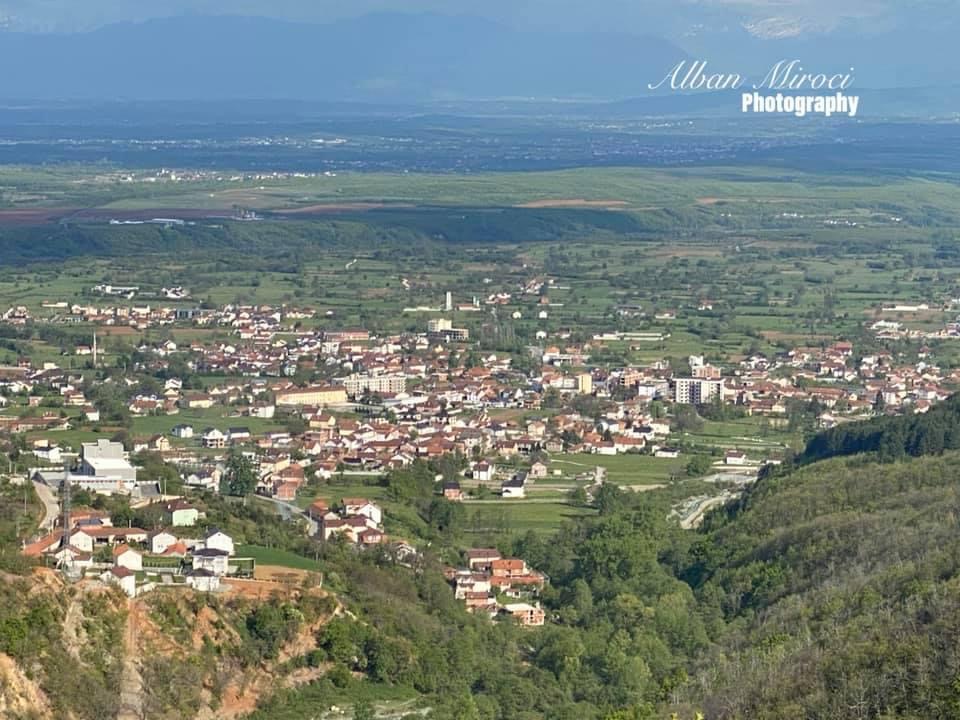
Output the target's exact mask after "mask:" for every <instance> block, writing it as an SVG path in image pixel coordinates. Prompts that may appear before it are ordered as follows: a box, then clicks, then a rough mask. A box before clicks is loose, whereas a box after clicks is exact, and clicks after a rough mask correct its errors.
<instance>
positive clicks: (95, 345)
mask: <svg viewBox="0 0 960 720" xmlns="http://www.w3.org/2000/svg"><path fill="white" fill-rule="evenodd" d="M93 369H94V370H96V369H97V333H96V332H94V333H93Z"/></svg>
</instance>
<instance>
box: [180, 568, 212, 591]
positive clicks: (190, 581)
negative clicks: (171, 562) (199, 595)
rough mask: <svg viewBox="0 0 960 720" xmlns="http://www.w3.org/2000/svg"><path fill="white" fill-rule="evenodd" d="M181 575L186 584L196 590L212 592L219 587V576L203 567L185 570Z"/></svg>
mask: <svg viewBox="0 0 960 720" xmlns="http://www.w3.org/2000/svg"><path fill="white" fill-rule="evenodd" d="M183 575H184V577H185V578H186V579H187V586H188V587H191V588H193V589H194V590H196V591H198V592H214V591H215V590H217V589H218V588H219V587H220V576H219V575H216V574H214V573H213V572H211V571H210V570H207V569H205V568H195V569H193V570H187V572H185V573H184V574H183Z"/></svg>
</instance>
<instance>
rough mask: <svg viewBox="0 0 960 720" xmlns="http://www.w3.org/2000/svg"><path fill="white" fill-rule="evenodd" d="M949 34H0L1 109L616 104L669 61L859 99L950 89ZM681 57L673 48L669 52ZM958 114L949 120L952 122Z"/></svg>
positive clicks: (431, 28) (483, 24)
mask: <svg viewBox="0 0 960 720" xmlns="http://www.w3.org/2000/svg"><path fill="white" fill-rule="evenodd" d="M958 26H960V21H957V20H954V21H952V22H946V23H942V24H940V25H939V26H937V27H935V28H929V27H925V26H923V25H919V24H918V25H916V26H914V27H905V28H899V29H898V30H897V31H893V30H882V29H881V30H880V31H878V32H875V33H874V34H873V35H869V36H861V35H858V34H857V33H855V32H854V28H852V27H847V26H844V25H841V26H840V27H837V28H835V29H832V30H831V31H830V32H829V33H824V32H805V33H799V34H797V33H791V32H786V31H783V30H782V29H781V30H780V31H778V30H777V27H774V28H772V29H769V30H768V31H766V32H758V30H757V29H756V28H747V27H743V26H740V25H737V26H729V27H724V28H721V29H719V30H706V29H701V30H700V31H699V32H697V33H692V34H688V35H686V36H684V37H682V38H680V39H679V40H678V42H671V41H670V40H667V39H664V38H662V37H659V36H637V35H631V34H627V33H595V32H573V33H570V32H554V31H542V30H541V31H521V30H515V29H512V28H509V27H506V26H504V25H500V24H497V23H495V22H492V21H488V20H483V19H478V18H474V17H465V16H448V15H441V14H432V13H425V14H396V13H380V14H372V15H366V16H363V17H360V18H357V19H351V20H342V21H339V22H335V23H331V24H327V25H315V24H304V23H291V22H286V21H282V20H274V19H266V18H256V17H233V16H224V17H203V16H184V17H176V18H169V19H156V20H148V21H146V22H142V23H122V24H114V25H107V26H105V27H101V28H99V29H96V30H93V31H90V32H84V33H73V34H30V33H20V32H4V33H2V34H0V41H2V42H0V63H2V67H4V68H6V72H5V73H4V75H3V80H2V82H0V99H4V100H11V99H40V100H51V99H84V100H90V99H127V100H158V99H170V100H183V99H206V100H223V99H239V98H260V99H281V98H285V99H302V100H311V101H317V100H320V101H337V102H342V101H360V102H371V101H374V102H401V103H416V102H423V101H430V100H462V99H471V98H533V97H536V98H540V99H545V98H574V99H576V98H579V99H623V98H631V97H638V96H642V95H645V94H646V93H647V90H646V87H647V83H648V82H652V81H655V80H656V79H659V78H661V77H663V75H664V74H666V72H667V70H668V69H669V68H670V67H672V66H674V65H676V64H677V63H678V62H679V61H680V60H683V59H690V58H702V59H705V60H708V61H709V63H710V65H711V68H712V69H714V70H716V71H724V72H740V73H742V74H748V75H751V76H754V75H757V76H758V77H762V75H763V74H764V73H765V71H766V69H767V67H768V66H769V64H771V63H772V62H774V61H775V60H777V59H781V58H793V57H796V58H799V59H801V60H802V61H803V62H804V64H805V66H807V67H808V68H809V69H811V70H817V71H820V70H822V71H824V72H831V73H832V72H841V71H846V70H847V69H848V68H849V67H850V66H851V65H855V66H856V76H857V83H858V86H859V87H863V86H864V85H872V86H873V87H916V86H929V85H933V84H936V83H939V82H944V81H947V80H951V81H952V78H951V73H952V71H953V69H954V67H955V65H956V63H952V62H944V60H943V59H944V58H949V57H951V56H952V49H953V45H954V43H955V40H954V38H955V37H956V33H957V31H958ZM681 45H682V47H681ZM958 109H960V108H958Z"/></svg>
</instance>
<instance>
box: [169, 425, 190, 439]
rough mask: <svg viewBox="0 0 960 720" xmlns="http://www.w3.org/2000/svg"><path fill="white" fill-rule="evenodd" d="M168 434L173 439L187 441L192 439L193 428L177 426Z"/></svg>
mask: <svg viewBox="0 0 960 720" xmlns="http://www.w3.org/2000/svg"><path fill="white" fill-rule="evenodd" d="M170 434H171V435H173V436H174V437H175V438H180V439H181V440H189V439H190V438H192V437H193V426H192V425H177V426H176V427H174V428H173V429H172V430H171V431H170Z"/></svg>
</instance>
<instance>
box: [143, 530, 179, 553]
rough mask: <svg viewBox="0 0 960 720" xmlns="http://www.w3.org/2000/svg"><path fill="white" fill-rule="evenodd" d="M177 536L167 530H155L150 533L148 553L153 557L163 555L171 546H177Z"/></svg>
mask: <svg viewBox="0 0 960 720" xmlns="http://www.w3.org/2000/svg"><path fill="white" fill-rule="evenodd" d="M177 541H178V539H177V536H176V535H174V534H173V533H172V532H169V531H168V530H156V531H154V532H152V533H150V537H149V543H150V552H151V553H153V554H154V555H163V553H165V552H166V551H167V548H169V547H170V546H171V545H176V544H177Z"/></svg>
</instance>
